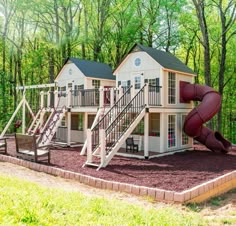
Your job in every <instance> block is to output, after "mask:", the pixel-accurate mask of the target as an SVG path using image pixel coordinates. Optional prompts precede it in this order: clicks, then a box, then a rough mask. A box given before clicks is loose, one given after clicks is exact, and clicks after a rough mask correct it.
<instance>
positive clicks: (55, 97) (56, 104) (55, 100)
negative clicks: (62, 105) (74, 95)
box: [54, 90, 58, 108]
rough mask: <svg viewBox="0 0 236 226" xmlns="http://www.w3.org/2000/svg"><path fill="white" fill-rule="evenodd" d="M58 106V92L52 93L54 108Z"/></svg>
mask: <svg viewBox="0 0 236 226" xmlns="http://www.w3.org/2000/svg"><path fill="white" fill-rule="evenodd" d="M57 106H58V91H57V90H55V91H54V108H57Z"/></svg>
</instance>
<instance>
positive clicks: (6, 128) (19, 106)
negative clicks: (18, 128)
mask: <svg viewBox="0 0 236 226" xmlns="http://www.w3.org/2000/svg"><path fill="white" fill-rule="evenodd" d="M23 103H24V99H22V100H21V102H20V103H19V104H18V106H17V108H16V110H15V111H14V113H13V115H12V116H11V118H10V120H9V121H8V123H7V125H6V126H5V128H4V130H3V131H2V133H1V135H0V138H2V137H4V135H5V133H6V132H7V130H8V128H9V126H10V125H11V123H12V121H13V119H14V118H15V117H16V114H17V112H18V111H19V110H20V108H21V106H22V105H23Z"/></svg>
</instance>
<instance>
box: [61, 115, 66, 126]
mask: <svg viewBox="0 0 236 226" xmlns="http://www.w3.org/2000/svg"><path fill="white" fill-rule="evenodd" d="M61 126H64V127H65V126H66V118H65V116H64V117H63V118H62V120H61Z"/></svg>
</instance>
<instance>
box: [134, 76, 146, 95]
mask: <svg viewBox="0 0 236 226" xmlns="http://www.w3.org/2000/svg"><path fill="white" fill-rule="evenodd" d="M143 85H144V76H143V73H135V74H134V75H133V88H134V95H135V94H136V93H137V92H138V91H139V90H140V89H141V88H142V87H143Z"/></svg>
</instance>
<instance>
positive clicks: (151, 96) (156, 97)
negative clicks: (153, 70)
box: [148, 85, 162, 106]
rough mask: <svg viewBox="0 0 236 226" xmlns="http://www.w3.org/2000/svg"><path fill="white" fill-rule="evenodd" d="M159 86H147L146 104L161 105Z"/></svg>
mask: <svg viewBox="0 0 236 226" xmlns="http://www.w3.org/2000/svg"><path fill="white" fill-rule="evenodd" d="M161 88H162V87H161V86H151V85H149V86H148V105H149V106H160V105H161Z"/></svg>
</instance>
